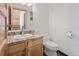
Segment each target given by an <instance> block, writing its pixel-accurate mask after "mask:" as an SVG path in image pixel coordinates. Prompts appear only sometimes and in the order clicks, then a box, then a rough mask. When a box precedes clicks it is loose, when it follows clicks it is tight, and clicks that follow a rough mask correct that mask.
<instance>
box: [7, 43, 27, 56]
mask: <svg viewBox="0 0 79 59" xmlns="http://www.w3.org/2000/svg"><path fill="white" fill-rule="evenodd" d="M8 55H10V56H22V55H26V46H25V43H24V42H16V43H13V44H8Z"/></svg>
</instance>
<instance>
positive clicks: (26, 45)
mask: <svg viewBox="0 0 79 59" xmlns="http://www.w3.org/2000/svg"><path fill="white" fill-rule="evenodd" d="M8 55H9V56H43V41H42V38H41V37H40V38H32V39H28V40H24V41H20V42H15V43H11V44H8Z"/></svg>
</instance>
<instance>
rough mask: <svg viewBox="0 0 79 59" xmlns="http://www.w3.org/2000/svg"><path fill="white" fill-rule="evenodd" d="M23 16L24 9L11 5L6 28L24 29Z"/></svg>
mask: <svg viewBox="0 0 79 59" xmlns="http://www.w3.org/2000/svg"><path fill="white" fill-rule="evenodd" d="M25 16H26V10H22V9H20V8H14V7H13V6H12V7H10V8H9V17H10V18H9V21H8V24H9V28H8V30H9V31H10V30H22V29H25V23H24V22H25Z"/></svg>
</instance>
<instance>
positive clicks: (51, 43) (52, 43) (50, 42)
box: [44, 41, 58, 47]
mask: <svg viewBox="0 0 79 59" xmlns="http://www.w3.org/2000/svg"><path fill="white" fill-rule="evenodd" d="M44 45H45V46H50V47H58V44H56V43H55V42H53V41H46V42H44Z"/></svg>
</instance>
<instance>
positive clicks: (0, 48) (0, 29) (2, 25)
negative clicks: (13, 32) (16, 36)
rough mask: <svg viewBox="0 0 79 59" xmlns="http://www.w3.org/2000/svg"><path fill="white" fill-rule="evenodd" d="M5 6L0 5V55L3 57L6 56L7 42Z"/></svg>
mask: <svg viewBox="0 0 79 59" xmlns="http://www.w3.org/2000/svg"><path fill="white" fill-rule="evenodd" d="M6 12H7V9H6V4H4V3H1V4H0V55H1V56H3V55H5V54H6V49H7V40H6V34H7V33H6V22H7V17H6Z"/></svg>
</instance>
